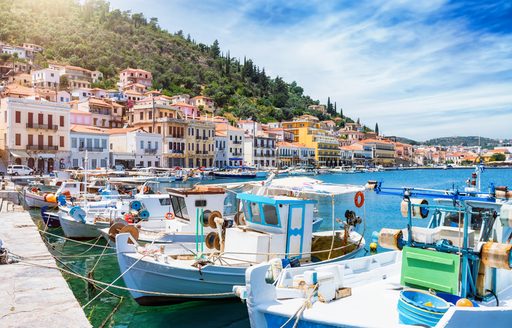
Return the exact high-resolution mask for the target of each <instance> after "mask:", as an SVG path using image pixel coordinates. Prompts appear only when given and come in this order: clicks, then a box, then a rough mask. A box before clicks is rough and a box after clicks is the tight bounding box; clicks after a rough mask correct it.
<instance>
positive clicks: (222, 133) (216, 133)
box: [215, 130, 228, 137]
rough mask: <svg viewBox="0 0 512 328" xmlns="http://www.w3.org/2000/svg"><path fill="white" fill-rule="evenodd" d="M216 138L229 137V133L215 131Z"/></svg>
mask: <svg viewBox="0 0 512 328" xmlns="http://www.w3.org/2000/svg"><path fill="white" fill-rule="evenodd" d="M215 136H216V137H227V136H228V133H227V131H225V130H224V131H220V130H215Z"/></svg>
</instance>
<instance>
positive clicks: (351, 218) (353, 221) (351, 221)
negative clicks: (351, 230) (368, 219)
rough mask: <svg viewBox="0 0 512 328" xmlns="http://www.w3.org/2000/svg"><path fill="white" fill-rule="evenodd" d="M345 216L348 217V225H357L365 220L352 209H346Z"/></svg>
mask: <svg viewBox="0 0 512 328" xmlns="http://www.w3.org/2000/svg"><path fill="white" fill-rule="evenodd" d="M345 218H346V219H347V225H349V226H353V227H356V226H357V225H358V224H361V223H362V222H363V219H361V217H359V216H357V215H356V212H354V211H351V210H346V211H345Z"/></svg>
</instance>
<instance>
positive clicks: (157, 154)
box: [109, 128, 162, 168]
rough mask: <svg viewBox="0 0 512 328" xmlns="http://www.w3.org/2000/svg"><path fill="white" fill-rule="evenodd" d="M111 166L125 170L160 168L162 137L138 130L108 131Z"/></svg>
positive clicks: (120, 129) (121, 129)
mask: <svg viewBox="0 0 512 328" xmlns="http://www.w3.org/2000/svg"><path fill="white" fill-rule="evenodd" d="M109 140H110V146H109V150H110V152H111V163H112V165H117V164H122V165H124V166H125V167H126V168H133V167H135V166H138V167H151V166H156V167H160V166H161V159H162V136H161V135H160V134H157V133H148V132H146V131H144V130H142V129H139V128H119V129H110V139H109Z"/></svg>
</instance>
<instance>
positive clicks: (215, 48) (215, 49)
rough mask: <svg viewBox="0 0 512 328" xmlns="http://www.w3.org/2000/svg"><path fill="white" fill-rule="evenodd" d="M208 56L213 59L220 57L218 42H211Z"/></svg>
mask: <svg viewBox="0 0 512 328" xmlns="http://www.w3.org/2000/svg"><path fill="white" fill-rule="evenodd" d="M210 55H211V56H212V57H213V58H217V57H219V55H220V47H219V41H218V40H215V41H213V44H212V46H211V47H210Z"/></svg>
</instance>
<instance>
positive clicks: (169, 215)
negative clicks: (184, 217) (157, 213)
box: [165, 212, 175, 220]
mask: <svg viewBox="0 0 512 328" xmlns="http://www.w3.org/2000/svg"><path fill="white" fill-rule="evenodd" d="M174 218H175V215H174V213H173V212H167V213H165V219H166V220H174Z"/></svg>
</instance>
